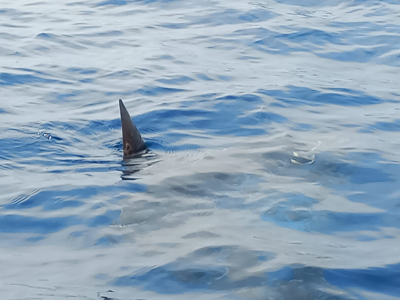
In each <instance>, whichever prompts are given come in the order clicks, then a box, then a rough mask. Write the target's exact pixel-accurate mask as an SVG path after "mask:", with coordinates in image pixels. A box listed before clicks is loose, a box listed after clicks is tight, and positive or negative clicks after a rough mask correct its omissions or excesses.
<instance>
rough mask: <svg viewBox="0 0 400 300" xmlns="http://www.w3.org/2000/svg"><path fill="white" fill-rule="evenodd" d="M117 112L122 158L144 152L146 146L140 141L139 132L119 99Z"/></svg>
mask: <svg viewBox="0 0 400 300" xmlns="http://www.w3.org/2000/svg"><path fill="white" fill-rule="evenodd" d="M119 111H120V113H121V124H122V143H123V148H124V157H127V156H131V155H133V154H135V153H137V152H140V151H143V150H145V149H146V145H145V143H144V142H143V140H142V137H141V135H140V133H139V130H138V129H137V128H136V126H135V124H133V122H132V119H131V116H130V115H129V113H128V111H127V110H126V108H125V105H124V103H123V102H122V100H121V99H119Z"/></svg>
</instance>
